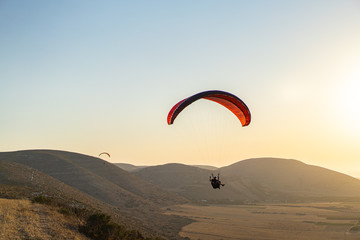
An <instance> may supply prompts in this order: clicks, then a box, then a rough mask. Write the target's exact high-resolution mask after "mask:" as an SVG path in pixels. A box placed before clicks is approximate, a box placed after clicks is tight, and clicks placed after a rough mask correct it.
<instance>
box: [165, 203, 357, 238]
mask: <svg viewBox="0 0 360 240" xmlns="http://www.w3.org/2000/svg"><path fill="white" fill-rule="evenodd" d="M165 214H174V215H180V216H187V217H190V218H192V219H194V220H196V222H194V223H191V224H190V225H187V226H185V227H183V228H182V231H181V232H180V235H181V236H183V237H188V238H190V239H191V240H203V239H204V240H205V239H206V240H215V239H224V240H225V239H227V240H233V239H242V240H245V239H247V240H260V239H261V240H270V239H276V240H281V239H284V240H285V239H286V240H288V239H294V240H322V239H324V240H331V239H334V240H335V239H336V240H339V239H345V240H352V239H360V222H359V220H360V203H302V204H258V205H216V206H214V205H212V206H195V205H180V206H175V207H171V208H170V209H167V210H166V211H165Z"/></svg>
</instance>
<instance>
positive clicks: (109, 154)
mask: <svg viewBox="0 0 360 240" xmlns="http://www.w3.org/2000/svg"><path fill="white" fill-rule="evenodd" d="M102 154H105V155H108V157H110V154H109V153H107V152H102V153H100V154H99V157H100V156H101V155H102Z"/></svg>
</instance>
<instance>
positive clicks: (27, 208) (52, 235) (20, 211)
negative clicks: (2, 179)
mask: <svg viewBox="0 0 360 240" xmlns="http://www.w3.org/2000/svg"><path fill="white" fill-rule="evenodd" d="M76 226H77V225H76V222H74V221H73V220H71V219H68V218H66V217H64V215H62V214H60V213H58V212H56V211H55V210H52V209H51V208H49V207H48V206H46V205H40V204H32V203H31V202H30V201H28V200H10V199H0V240H8V239H12V240H17V239H19V240H20V239H37V240H41V239H44V240H45V239H74V240H85V239H88V238H86V237H85V236H83V235H82V234H80V233H79V232H78V231H77V229H76Z"/></svg>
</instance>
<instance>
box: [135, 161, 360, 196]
mask: <svg viewBox="0 0 360 240" xmlns="http://www.w3.org/2000/svg"><path fill="white" fill-rule="evenodd" d="M215 171H216V170H215ZM211 172H212V171H210V170H204V169H199V168H195V167H190V166H186V165H181V164H166V165H161V166H154V167H148V168H144V169H141V170H139V171H137V172H135V174H136V175H137V176H139V177H142V178H143V179H145V180H147V181H149V182H152V183H154V184H157V185H159V186H161V187H163V188H165V189H167V190H169V191H173V192H176V193H178V194H180V195H182V196H184V197H186V198H188V199H190V200H193V201H201V200H208V201H210V202H226V201H228V202H234V201H235V202H237V201H240V202H248V201H250V202H252V201H307V200H311V201H329V200H343V199H350V198H352V199H356V198H357V199H360V181H359V180H358V179H355V178H353V177H350V176H348V175H345V174H342V173H338V172H335V171H332V170H329V169H326V168H322V167H316V166H312V165H307V164H305V163H302V162H300V161H297V160H290V159H277V158H258V159H248V160H243V161H240V162H237V163H235V164H232V165H230V166H227V167H223V168H220V169H219V172H220V173H221V176H220V178H221V180H222V182H223V183H225V184H226V186H225V187H223V188H221V190H220V191H219V190H214V189H212V188H211V186H210V183H209V180H208V178H209V175H210V174H211ZM213 172H214V171H213ZM216 173H217V172H214V174H216Z"/></svg>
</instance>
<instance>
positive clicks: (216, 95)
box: [167, 90, 251, 126]
mask: <svg viewBox="0 0 360 240" xmlns="http://www.w3.org/2000/svg"><path fill="white" fill-rule="evenodd" d="M199 99H207V100H211V101H214V102H216V103H219V104H221V105H223V106H224V107H226V108H227V109H229V110H230V111H231V112H232V113H234V114H235V116H236V117H237V118H238V119H239V120H240V122H241V124H242V126H247V125H249V124H250V121H251V114H250V110H249V108H248V107H247V106H246V104H245V103H244V102H243V101H242V100H241V99H240V98H238V97H237V96H235V95H233V94H231V93H228V92H224V91H219V90H211V91H205V92H200V93H197V94H195V95H193V96H190V97H188V98H185V99H184V100H181V101H180V102H178V103H177V104H175V105H174V106H173V107H172V109H171V110H170V112H169V114H168V117H167V123H168V124H169V125H170V124H173V123H174V121H175V119H176V117H177V116H178V115H179V113H180V112H181V111H182V110H184V109H185V108H186V107H187V106H189V105H190V104H191V103H193V102H195V101H197V100H199Z"/></svg>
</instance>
